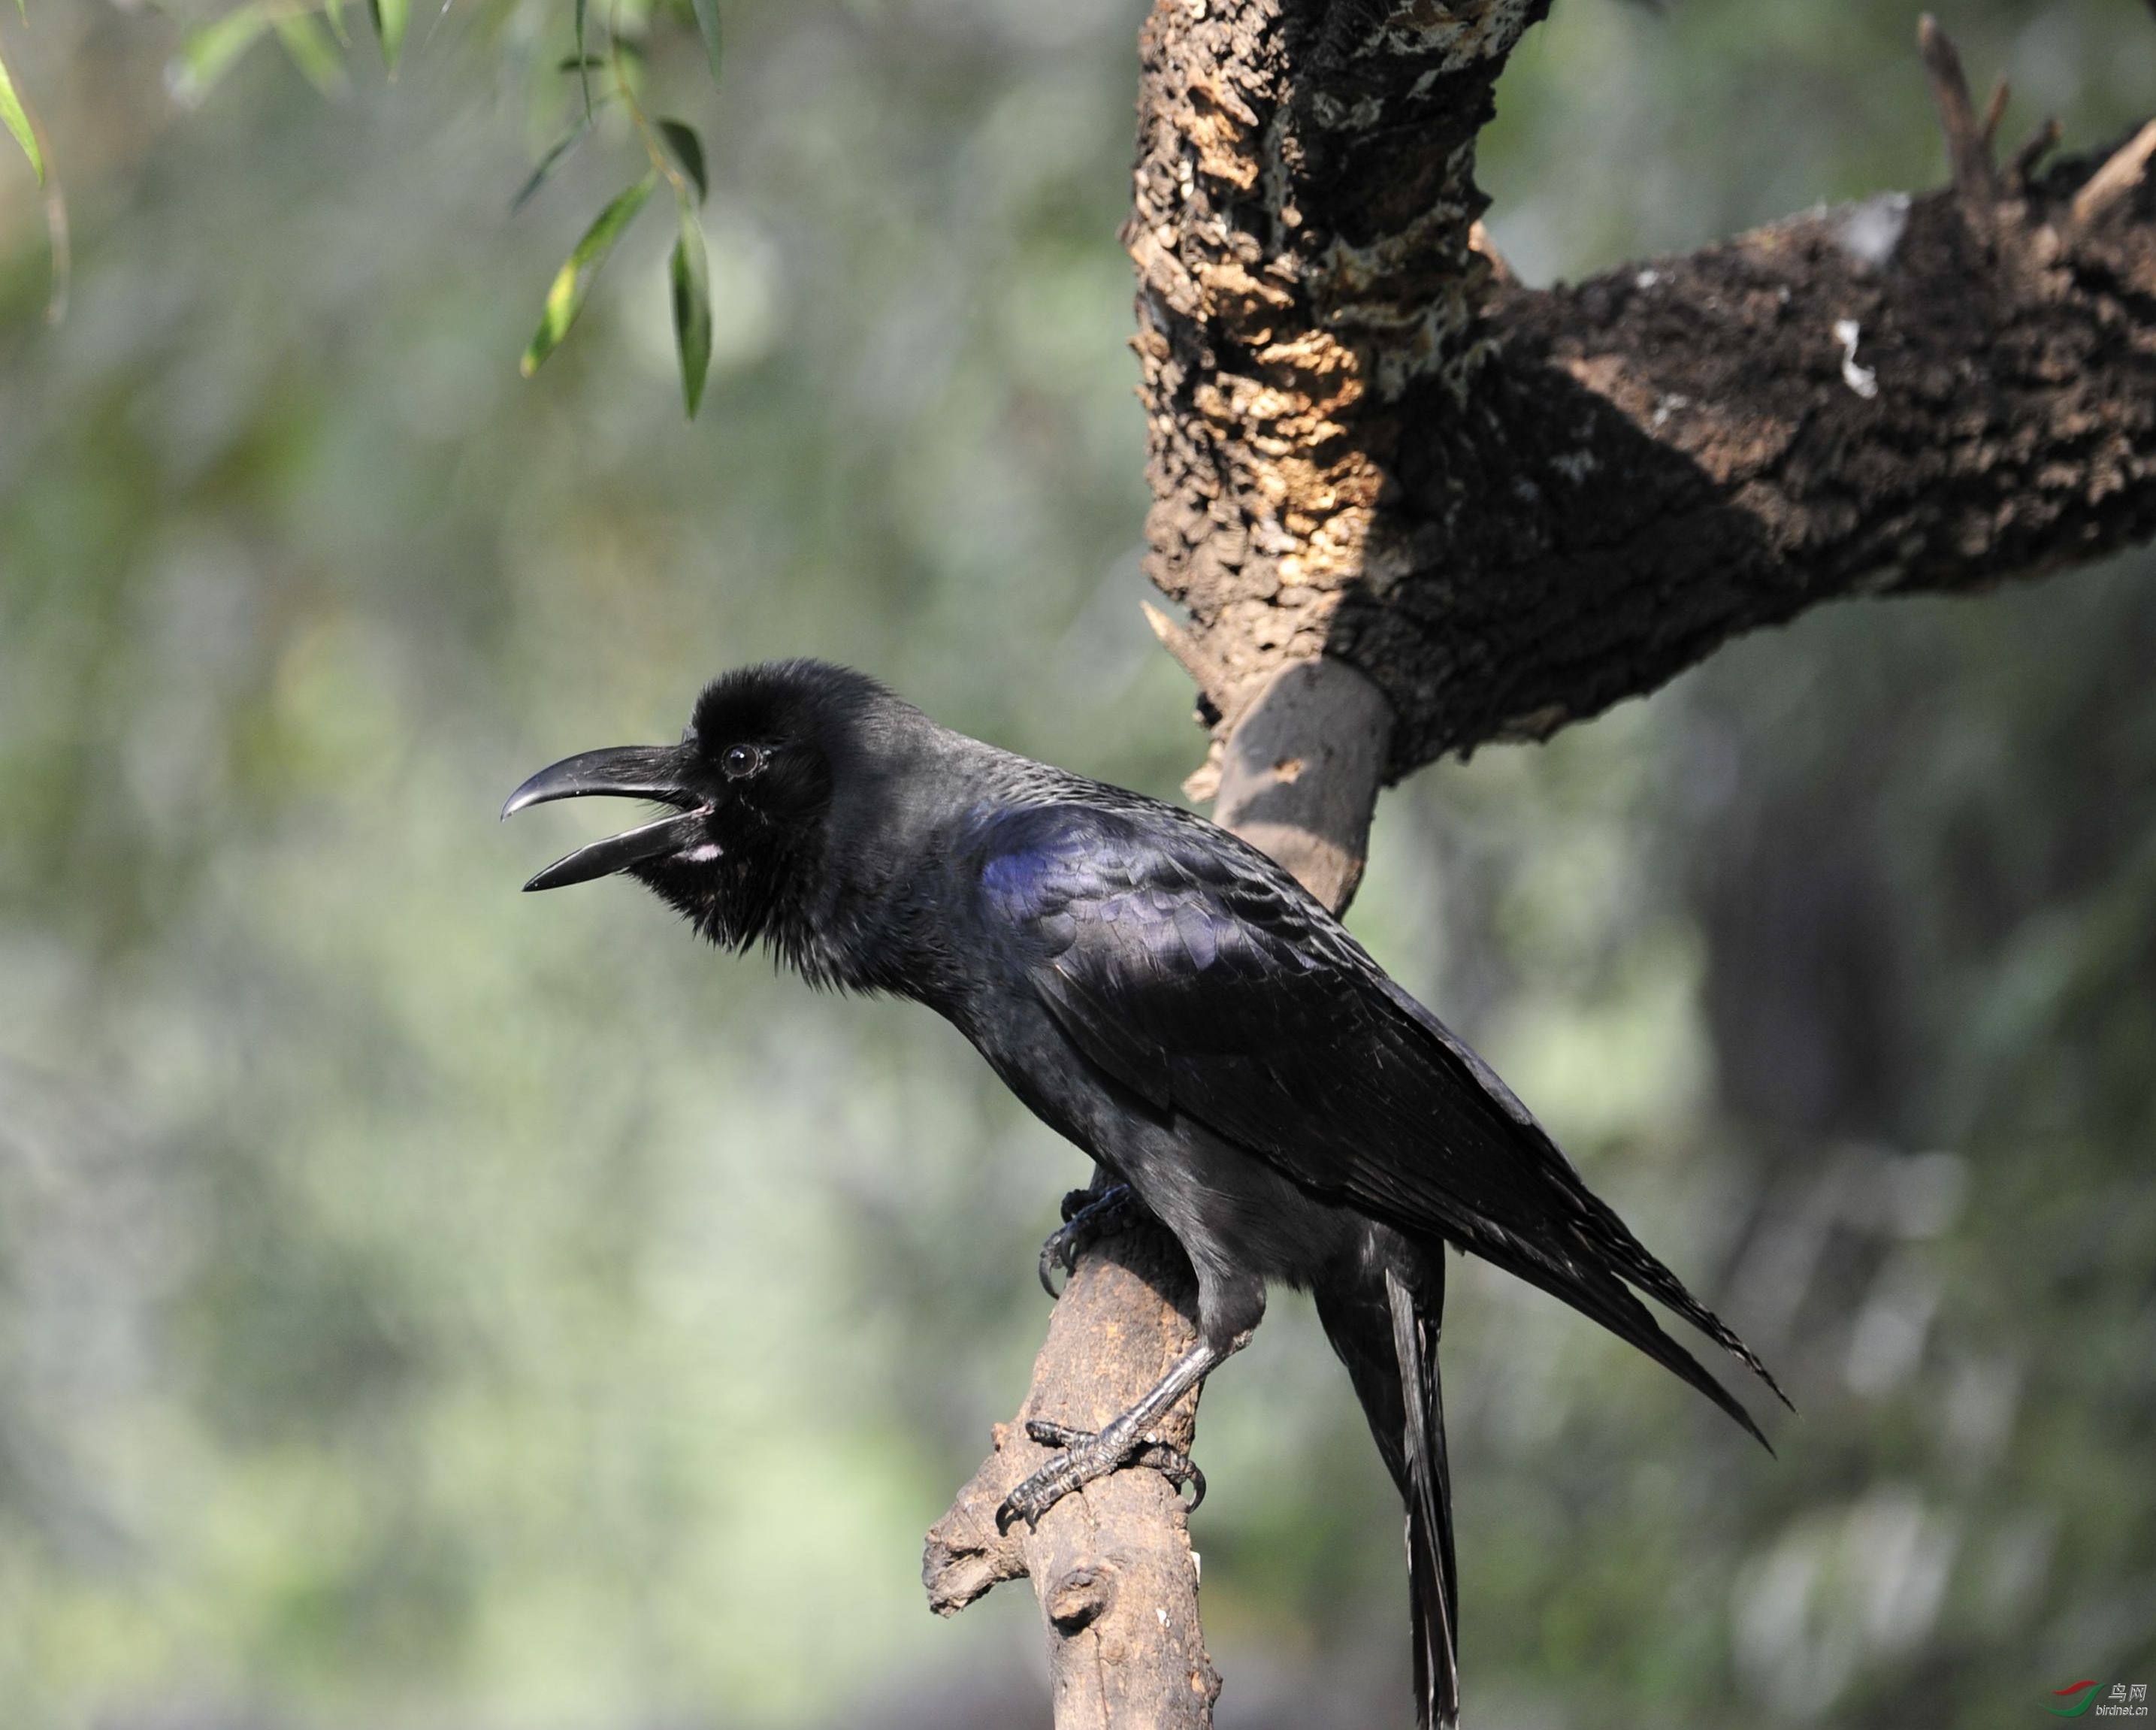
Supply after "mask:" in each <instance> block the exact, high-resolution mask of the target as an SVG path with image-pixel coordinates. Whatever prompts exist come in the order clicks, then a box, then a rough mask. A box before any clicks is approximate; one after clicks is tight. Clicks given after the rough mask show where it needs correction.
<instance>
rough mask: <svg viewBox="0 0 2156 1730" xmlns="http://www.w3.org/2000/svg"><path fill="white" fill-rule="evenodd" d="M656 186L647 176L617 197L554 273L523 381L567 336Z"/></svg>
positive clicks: (526, 357)
mask: <svg viewBox="0 0 2156 1730" xmlns="http://www.w3.org/2000/svg"><path fill="white" fill-rule="evenodd" d="M658 184H659V176H658V175H657V174H656V173H651V174H647V175H645V176H644V178H643V179H641V180H639V182H636V184H635V185H634V186H633V187H629V188H628V189H627V190H626V191H624V192H622V193H618V194H617V195H616V196H615V198H614V200H613V203H611V204H609V205H608V206H607V208H605V209H603V210H602V211H601V212H600V213H598V219H597V220H596V221H595V222H593V223H592V225H591V227H589V228H587V229H585V230H584V238H583V239H581V240H579V241H578V242H577V247H576V250H575V251H573V252H572V253H571V254H569V256H568V257H567V259H565V260H564V261H563V262H562V268H561V269H560V270H558V271H557V272H556V273H555V275H554V281H553V285H552V287H550V288H549V289H548V290H547V305H546V307H545V309H544V310H543V311H542V312H541V313H540V315H539V328H538V329H537V330H536V331H534V332H533V333H532V336H531V346H530V347H527V348H526V350H525V351H524V359H523V361H522V362H521V365H520V367H519V370H520V371H521V372H522V373H523V374H524V376H525V377H526V378H529V377H531V375H532V374H533V373H534V372H537V371H538V370H539V368H540V367H542V365H544V364H545V362H546V359H547V356H548V355H550V354H552V353H553V352H554V351H555V350H556V349H557V348H558V347H560V346H561V342H562V338H563V337H564V336H567V335H568V334H569V326H571V325H572V324H574V323H576V321H577V314H578V313H580V312H582V311H583V310H584V300H585V298H586V296H588V295H589V294H590V293H591V291H592V284H593V281H594V280H596V279H597V278H598V274H599V270H600V267H601V266H602V265H603V264H605V263H606V261H607V254H609V253H611V252H612V251H613V247H614V242H616V241H617V240H619V239H621V234H622V230H623V229H624V228H627V227H628V226H629V222H630V220H631V218H634V216H635V214H636V213H637V212H638V211H639V210H641V209H642V208H644V200H645V199H646V198H649V197H650V196H651V193H652V189H653V188H654V187H656V186H657V185H658Z"/></svg>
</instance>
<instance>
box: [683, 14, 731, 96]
mask: <svg viewBox="0 0 2156 1730" xmlns="http://www.w3.org/2000/svg"><path fill="white" fill-rule="evenodd" d="M689 4H690V8H692V9H693V10H694V11H695V13H696V29H697V31H698V33H700V34H701V36H702V37H703V39H704V58H705V59H706V60H708V61H710V62H711V82H712V83H714V84H716V83H717V82H718V80H719V63H720V61H721V59H722V58H723V54H722V52H721V50H722V49H723V46H724V44H723V41H722V39H721V37H720V35H719V0H689Z"/></svg>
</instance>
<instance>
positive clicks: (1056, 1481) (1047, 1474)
mask: <svg viewBox="0 0 2156 1730" xmlns="http://www.w3.org/2000/svg"><path fill="white" fill-rule="evenodd" d="M1126 1415H1127V1414H1126ZM1025 1433H1026V1434H1027V1435H1029V1436H1031V1437H1032V1438H1033V1439H1034V1441H1036V1442H1038V1443H1039V1445H1041V1446H1042V1447H1044V1448H1056V1449H1060V1450H1061V1451H1060V1452H1059V1453H1058V1454H1057V1455H1056V1456H1055V1458H1054V1459H1053V1460H1050V1461H1049V1462H1048V1464H1047V1465H1045V1466H1042V1467H1041V1468H1040V1470H1039V1471H1036V1472H1035V1473H1034V1475H1033V1476H1031V1477H1029V1478H1028V1479H1026V1481H1024V1483H1022V1484H1020V1485H1019V1486H1018V1487H1017V1488H1016V1489H1014V1490H1013V1491H1011V1492H1010V1494H1009V1495H1008V1496H1005V1497H1004V1501H1003V1506H1002V1507H998V1509H997V1510H996V1530H997V1531H998V1532H1008V1531H1009V1530H1010V1528H1011V1524H1012V1522H1014V1521H1017V1520H1023V1521H1024V1522H1025V1523H1026V1524H1027V1525H1029V1526H1037V1525H1039V1523H1040V1517H1041V1516H1042V1515H1043V1514H1045V1513H1046V1512H1048V1511H1049V1509H1050V1508H1052V1507H1055V1504H1056V1503H1057V1502H1060V1501H1062V1500H1063V1498H1064V1497H1065V1496H1068V1495H1069V1494H1070V1492H1071V1491H1073V1490H1076V1489H1079V1488H1081V1487H1082V1486H1085V1485H1087V1484H1090V1483H1091V1482H1092V1481H1094V1480H1095V1479H1096V1478H1104V1477H1106V1476H1107V1475H1108V1474H1109V1473H1110V1472H1111V1471H1117V1470H1118V1469H1120V1468H1121V1467H1122V1466H1148V1467H1150V1468H1151V1469H1152V1470H1153V1471H1157V1472H1158V1473H1159V1474H1160V1475H1161V1476H1163V1477H1164V1478H1166V1479H1167V1480H1168V1482H1169V1483H1170V1484H1172V1485H1173V1486H1175V1487H1176V1488H1177V1489H1178V1490H1180V1489H1182V1488H1183V1486H1184V1485H1186V1484H1188V1485H1189V1486H1191V1488H1192V1491H1193V1494H1192V1496H1191V1498H1190V1506H1191V1507H1193V1508H1195V1507H1197V1506H1198V1504H1199V1502H1203V1501H1204V1499H1205V1474H1204V1472H1202V1471H1199V1469H1198V1465H1197V1462H1196V1461H1195V1460H1192V1459H1191V1457H1190V1456H1189V1455H1188V1454H1186V1453H1184V1452H1183V1450H1182V1449H1180V1448H1178V1447H1176V1446H1174V1445H1173V1444H1171V1443H1168V1442H1164V1441H1163V1440H1161V1439H1160V1437H1159V1435H1158V1434H1155V1433H1150V1432H1149V1433H1147V1434H1145V1435H1139V1434H1138V1433H1137V1426H1136V1425H1125V1423H1124V1421H1123V1419H1121V1418H1119V1419H1116V1421H1115V1422H1114V1423H1112V1424H1111V1425H1109V1426H1108V1427H1107V1428H1106V1430H1100V1431H1098V1432H1097V1433H1096V1431H1093V1430H1072V1429H1070V1428H1069V1427H1067V1426H1066V1425H1061V1424H1050V1423H1045V1422H1044V1421H1043V1420H1041V1419H1039V1418H1034V1419H1029V1420H1028V1422H1027V1424H1026V1426H1025Z"/></svg>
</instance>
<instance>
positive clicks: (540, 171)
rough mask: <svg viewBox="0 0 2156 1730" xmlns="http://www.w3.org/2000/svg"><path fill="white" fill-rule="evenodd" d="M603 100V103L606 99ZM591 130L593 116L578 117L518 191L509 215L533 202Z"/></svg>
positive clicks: (540, 160)
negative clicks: (536, 194) (564, 160)
mask: <svg viewBox="0 0 2156 1730" xmlns="http://www.w3.org/2000/svg"><path fill="white" fill-rule="evenodd" d="M601 100H602V101H603V100H604V99H603V98H602V99H601ZM591 129H592V117H591V116H590V115H588V114H587V115H582V116H578V118H577V123H576V124H575V125H574V126H571V127H570V128H569V130H568V131H567V132H565V133H563V134H562V136H561V137H560V138H558V139H557V140H556V141H555V142H554V147H553V148H552V150H550V151H547V154H546V155H545V156H543V157H540V158H539V166H538V167H536V168H534V169H533V170H532V171H531V178H529V179H528V180H526V182H524V184H523V185H522V186H521V187H519V188H518V189H517V193H516V197H515V198H512V199H511V200H510V201H509V213H510V214H511V216H514V215H516V213H517V212H518V211H520V210H521V209H523V208H524V207H525V206H526V204H528V203H531V195H532V194H533V193H536V192H537V191H538V190H539V188H540V187H542V186H544V185H546V183H547V179H548V177H550V176H551V175H552V173H553V172H554V171H555V169H557V167H560V166H561V164H562V158H563V157H566V156H567V155H568V153H569V152H570V151H571V150H572V149H574V148H575V146H576V144H577V140H578V139H580V138H582V137H583V136H584V134H585V133H587V132H588V131H591Z"/></svg>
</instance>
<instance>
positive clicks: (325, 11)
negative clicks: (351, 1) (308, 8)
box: [322, 0, 352, 48]
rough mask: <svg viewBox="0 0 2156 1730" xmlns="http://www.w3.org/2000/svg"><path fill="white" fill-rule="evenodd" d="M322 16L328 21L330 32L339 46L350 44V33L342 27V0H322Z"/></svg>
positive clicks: (348, 45)
mask: <svg viewBox="0 0 2156 1730" xmlns="http://www.w3.org/2000/svg"><path fill="white" fill-rule="evenodd" d="M322 16H323V17H324V18H327V19H328V20H329V21H330V34H331V35H332V36H334V37H336V39H337V46H338V47H339V48H350V47H351V46H352V33H351V32H349V31H348V30H346V28H345V27H344V0H322Z"/></svg>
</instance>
